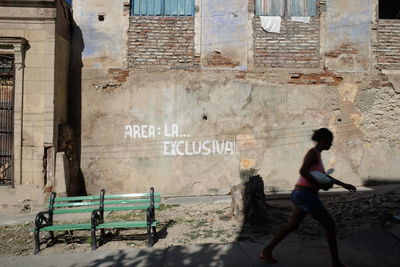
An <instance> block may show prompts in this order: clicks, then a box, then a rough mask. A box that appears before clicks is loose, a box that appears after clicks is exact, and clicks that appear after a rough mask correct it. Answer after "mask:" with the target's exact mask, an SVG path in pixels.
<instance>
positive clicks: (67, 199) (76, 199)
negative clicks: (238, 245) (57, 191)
mask: <svg viewBox="0 0 400 267" xmlns="http://www.w3.org/2000/svg"><path fill="white" fill-rule="evenodd" d="M99 199H100V196H82V197H56V198H55V199H54V202H62V201H78V200H99ZM49 201H50V199H49Z"/></svg>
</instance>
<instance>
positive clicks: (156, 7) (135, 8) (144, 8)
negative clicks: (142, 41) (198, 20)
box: [131, 0, 195, 17]
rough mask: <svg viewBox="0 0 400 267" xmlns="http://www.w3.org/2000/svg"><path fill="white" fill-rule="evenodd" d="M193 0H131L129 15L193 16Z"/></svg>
mask: <svg viewBox="0 0 400 267" xmlns="http://www.w3.org/2000/svg"><path fill="white" fill-rule="evenodd" d="M194 11H195V6H194V0H131V16H167V17H172V16H176V17H188V16H194Z"/></svg>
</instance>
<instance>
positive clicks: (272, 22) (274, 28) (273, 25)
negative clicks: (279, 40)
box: [260, 16, 282, 33]
mask: <svg viewBox="0 0 400 267" xmlns="http://www.w3.org/2000/svg"><path fill="white" fill-rule="evenodd" d="M260 19H261V27H262V28H263V30H264V31H267V32H274V33H279V32H280V31H281V23H282V18H281V17H280V16H260Z"/></svg>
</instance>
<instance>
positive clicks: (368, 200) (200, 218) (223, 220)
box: [0, 184, 400, 256]
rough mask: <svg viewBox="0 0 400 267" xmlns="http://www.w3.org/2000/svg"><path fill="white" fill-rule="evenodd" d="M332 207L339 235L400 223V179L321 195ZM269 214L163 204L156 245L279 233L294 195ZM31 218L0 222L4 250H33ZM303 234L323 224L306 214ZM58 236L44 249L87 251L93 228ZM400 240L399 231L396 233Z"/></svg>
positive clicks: (123, 236) (127, 239)
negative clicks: (250, 220) (243, 219)
mask: <svg viewBox="0 0 400 267" xmlns="http://www.w3.org/2000/svg"><path fill="white" fill-rule="evenodd" d="M321 199H322V200H323V202H324V204H325V206H326V207H327V209H328V210H329V211H330V212H331V214H332V216H333V218H334V220H335V222H336V225H337V230H338V238H339V239H340V238H344V237H348V236H349V235H351V234H354V233H358V232H361V231H363V230H365V229H369V228H373V227H375V226H381V227H383V228H384V229H390V228H391V227H393V226H399V225H400V220H399V218H400V217H399V216H400V185H399V184H397V185H389V186H381V187H376V188H375V190H374V191H368V192H359V193H354V194H350V193H345V194H338V195H326V196H325V195H323V196H321ZM267 203H268V205H269V206H270V209H269V216H268V220H267V221H265V222H263V223H262V224H260V225H252V226H242V225H238V224H237V223H236V221H235V219H234V218H233V217H232V215H231V207H230V203H195V204H194V203H192V204H179V205H178V204H176V205H162V206H161V208H160V209H159V210H156V218H157V219H158V220H159V221H160V222H161V224H160V226H159V227H158V231H159V236H160V237H159V239H158V241H157V242H156V243H155V245H154V247H156V248H160V247H169V246H177V245H188V244H204V243H217V244H218V243H231V242H234V241H237V240H246V239H252V238H257V237H261V236H268V235H272V234H273V233H275V232H276V231H277V230H278V228H279V227H280V226H282V224H283V223H285V222H286V220H287V217H288V215H289V214H290V212H291V208H292V204H291V202H290V201H289V200H273V199H268V197H267ZM144 216H145V215H144V214H143V213H132V212H130V213H128V212H118V213H116V212H114V213H110V214H108V215H107V218H106V220H107V219H111V218H112V219H113V220H116V219H118V220H137V219H140V220H143V219H144ZM32 228H33V222H32V223H26V224H17V225H7V226H1V227H0V255H2V256H3V255H28V254H31V253H32V251H33V243H34V242H33V234H32V232H30V230H31V229H32ZM294 234H297V235H299V236H300V237H301V238H304V239H315V238H319V237H321V236H322V235H323V231H322V229H321V227H320V226H319V225H318V223H317V222H316V221H314V220H313V219H312V218H311V217H310V216H307V217H306V218H305V220H304V222H303V223H302V224H301V226H300V228H299V229H298V230H297V231H296V233H294ZM56 236H57V239H56V242H51V240H50V239H49V238H48V234H46V233H43V234H42V237H43V240H45V241H44V243H43V244H42V245H41V249H42V251H41V252H40V253H41V254H42V255H45V254H54V253H64V252H68V251H71V250H73V251H76V252H85V251H90V249H91V238H90V233H89V231H76V232H74V233H73V235H70V234H65V233H62V232H59V233H57V234H56ZM397 238H399V240H400V237H397ZM130 247H135V248H141V247H146V234H145V229H139V230H121V231H119V232H118V231H108V232H107V233H106V240H105V243H104V244H102V245H101V246H100V247H99V248H98V249H100V250H107V249H126V248H130Z"/></svg>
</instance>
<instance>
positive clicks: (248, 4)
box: [72, 0, 400, 196]
mask: <svg viewBox="0 0 400 267" xmlns="http://www.w3.org/2000/svg"><path fill="white" fill-rule="evenodd" d="M392 2H393V1H378V0H355V1H346V0H231V1H229V4H227V1H226V0H165V1H159V0H156V1H153V0H150V1H149V0H147V1H146V0H132V1H128V0H116V1H112V3H110V2H108V1H100V0H87V1H73V3H72V7H73V16H74V21H75V23H76V25H77V27H78V28H79V30H78V31H76V32H75V39H74V45H75V46H76V47H80V48H81V49H80V50H79V51H80V52H81V54H80V55H79V56H80V57H81V59H82V68H81V70H80V74H81V77H82V80H81V82H79V84H78V85H77V86H78V87H80V88H81V91H80V92H81V95H80V102H81V107H82V109H81V110H80V115H79V116H78V117H77V120H79V121H80V124H79V125H80V126H79V127H80V133H81V135H80V137H81V139H80V140H81V154H80V157H81V158H80V164H81V168H82V173H83V177H84V180H85V185H86V189H87V192H88V193H89V194H96V193H97V192H98V191H99V189H100V188H104V189H106V190H107V191H108V192H135V191H147V190H148V188H149V187H150V186H154V187H155V188H156V190H157V191H161V192H162V193H163V194H165V195H174V196H182V195H185V196H187V195H215V194H227V193H229V191H230V188H231V186H232V185H234V184H237V183H239V182H240V181H241V179H242V178H243V176H244V173H246V171H248V170H249V169H256V170H257V172H258V173H259V174H260V175H261V176H262V177H263V178H264V182H265V185H266V190H270V191H276V190H286V189H290V188H292V187H293V185H294V184H295V182H296V180H297V178H298V176H299V174H298V172H299V168H300V165H301V163H302V157H303V155H304V154H305V152H306V151H307V149H308V148H309V147H311V146H312V142H311V141H310V136H311V134H312V130H313V129H317V128H320V127H328V128H330V129H331V130H332V131H333V132H334V134H335V140H334V145H333V147H332V149H331V150H330V151H329V152H327V153H324V154H325V155H324V162H325V165H326V168H328V167H329V168H335V170H336V172H335V174H336V176H337V177H340V178H341V179H343V180H344V181H347V182H350V183H353V184H356V185H362V184H366V183H368V182H370V181H375V180H379V181H382V180H399V178H400V177H399V174H398V173H399V171H400V169H399V167H398V164H397V162H398V161H399V158H400V154H399V152H400V150H399V144H400V136H399V132H400V124H399V123H398V121H397V118H398V115H399V112H400V102H399V97H400V95H399V91H400V88H399V73H400V57H399V56H398V55H399V53H398V52H399V49H400V45H399V44H400V42H398V39H399V38H400V23H399V22H400V20H399V16H398V14H397V13H396V10H397V12H399V9H400V8H399V6H398V4H393V3H392Z"/></svg>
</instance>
